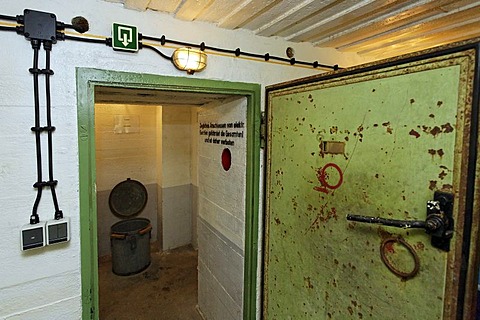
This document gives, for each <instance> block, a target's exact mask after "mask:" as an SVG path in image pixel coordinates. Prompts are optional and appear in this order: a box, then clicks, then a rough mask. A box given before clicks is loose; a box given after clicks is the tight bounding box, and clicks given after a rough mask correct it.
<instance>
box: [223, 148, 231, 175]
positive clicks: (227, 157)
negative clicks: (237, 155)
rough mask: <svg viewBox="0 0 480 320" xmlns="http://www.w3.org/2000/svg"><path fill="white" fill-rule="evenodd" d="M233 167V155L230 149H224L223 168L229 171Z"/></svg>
mask: <svg viewBox="0 0 480 320" xmlns="http://www.w3.org/2000/svg"><path fill="white" fill-rule="evenodd" d="M231 166H232V153H231V152H230V150H229V149H228V148H225V149H223V151H222V167H223V170H225V171H228V170H230V167H231Z"/></svg>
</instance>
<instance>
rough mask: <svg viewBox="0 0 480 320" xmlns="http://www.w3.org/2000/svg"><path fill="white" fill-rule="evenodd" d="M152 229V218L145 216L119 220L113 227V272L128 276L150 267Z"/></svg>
mask: <svg viewBox="0 0 480 320" xmlns="http://www.w3.org/2000/svg"><path fill="white" fill-rule="evenodd" d="M151 231H152V225H151V223H150V220H148V219H145V218H134V219H129V220H123V221H119V222H117V223H115V224H114V225H113V226H112V227H111V233H110V242H111V249H112V271H113V273H115V274H116V275H119V276H128V275H133V274H136V273H139V272H142V271H143V270H145V269H146V268H148V266H149V265H150V262H151V260H150V238H151Z"/></svg>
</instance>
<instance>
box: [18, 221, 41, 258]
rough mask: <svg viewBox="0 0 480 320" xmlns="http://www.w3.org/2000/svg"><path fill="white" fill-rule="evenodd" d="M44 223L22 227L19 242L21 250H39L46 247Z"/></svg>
mask: <svg viewBox="0 0 480 320" xmlns="http://www.w3.org/2000/svg"><path fill="white" fill-rule="evenodd" d="M45 226H46V223H45V222H44V221H43V222H39V223H36V224H26V225H24V226H23V227H22V230H21V234H20V241H21V246H22V250H23V251H25V250H30V249H35V248H41V247H44V246H45V245H46V241H45Z"/></svg>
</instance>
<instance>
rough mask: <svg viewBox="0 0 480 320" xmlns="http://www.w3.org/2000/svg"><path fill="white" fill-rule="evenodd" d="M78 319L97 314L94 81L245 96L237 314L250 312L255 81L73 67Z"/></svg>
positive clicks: (255, 200)
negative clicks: (241, 287) (243, 201)
mask: <svg viewBox="0 0 480 320" xmlns="http://www.w3.org/2000/svg"><path fill="white" fill-rule="evenodd" d="M76 78H77V115H78V157H79V188H80V189H79V190H80V191H79V192H80V251H81V276H82V310H83V311H82V319H98V317H99V314H98V303H99V302H98V257H97V255H98V252H97V241H98V240H97V205H96V202H97V200H96V187H95V182H96V172H95V168H96V167H95V130H94V128H95V127H94V125H95V124H94V115H95V114H94V103H95V97H94V92H95V86H108V87H124V88H125V87H128V88H139V89H146V88H148V89H155V90H162V91H170V92H171V91H177V92H195V93H205V94H228V95H232V96H233V95H235V96H239V95H240V96H245V97H246V98H247V127H246V131H247V132H246V133H247V155H246V156H247V167H246V212H245V248H244V250H245V265H244V279H245V280H244V303H243V314H244V316H243V318H244V319H255V317H256V291H257V262H258V258H257V252H258V210H259V195H260V190H259V183H260V181H259V179H260V122H261V116H260V98H261V91H260V90H261V86H260V85H259V84H254V83H240V82H226V81H216V80H204V79H195V78H184V77H169V76H161V75H152V74H139V73H127V72H119V71H111V70H100V69H91V68H77V70H76Z"/></svg>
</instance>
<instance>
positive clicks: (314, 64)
mask: <svg viewBox="0 0 480 320" xmlns="http://www.w3.org/2000/svg"><path fill="white" fill-rule="evenodd" d="M141 39H145V40H152V41H158V42H160V44H161V45H165V44H166V43H171V44H175V45H180V46H189V47H195V48H199V49H200V50H202V51H204V50H205V49H208V50H212V51H217V52H221V53H228V54H233V55H235V56H236V57H238V56H240V55H244V56H247V57H252V58H258V59H264V60H265V61H269V60H276V61H281V62H288V63H290V64H291V65H294V64H301V65H305V66H311V67H313V68H318V67H321V68H327V69H333V70H338V69H341V68H339V66H338V65H333V66H331V65H326V64H321V63H318V61H314V62H306V61H297V60H295V58H291V59H287V58H282V57H277V56H271V55H270V54H269V53H266V54H264V55H262V54H257V53H250V52H244V51H241V50H240V48H237V49H235V50H229V49H223V48H217V47H212V46H207V45H205V42H202V43H201V44H199V45H198V44H194V43H189V42H184V41H177V40H172V39H167V38H166V37H165V35H162V37H161V38H158V37H152V36H147V35H141Z"/></svg>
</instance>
